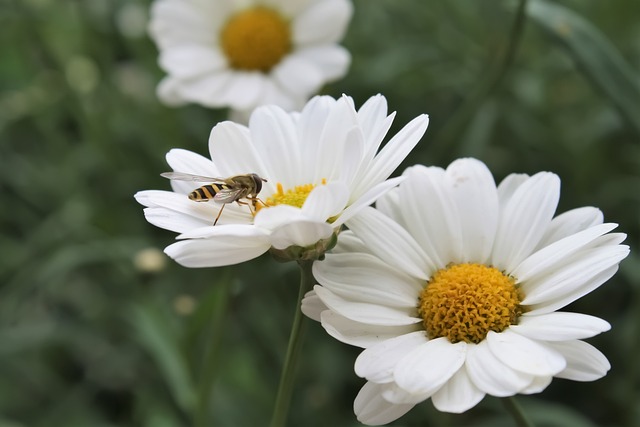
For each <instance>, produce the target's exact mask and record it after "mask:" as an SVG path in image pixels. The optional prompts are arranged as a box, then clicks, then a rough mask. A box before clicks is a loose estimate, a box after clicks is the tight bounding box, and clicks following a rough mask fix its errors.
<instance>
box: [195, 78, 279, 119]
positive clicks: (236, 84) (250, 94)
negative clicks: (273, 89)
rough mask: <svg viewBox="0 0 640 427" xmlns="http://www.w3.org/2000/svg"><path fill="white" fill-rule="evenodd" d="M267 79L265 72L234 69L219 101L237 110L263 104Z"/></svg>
mask: <svg viewBox="0 0 640 427" xmlns="http://www.w3.org/2000/svg"><path fill="white" fill-rule="evenodd" d="M267 80H268V78H267V77H266V76H265V75H264V74H262V73H260V72H257V71H238V70H234V71H233V73H232V75H231V78H230V79H229V80H228V81H227V83H226V84H225V85H224V86H223V87H222V88H220V89H219V91H218V93H217V95H216V97H217V98H218V102H220V103H222V104H223V105H225V106H227V105H228V106H229V107H231V108H234V109H236V110H246V109H251V108H254V107H256V106H258V105H260V104H262V102H261V99H262V97H263V96H264V93H265V91H266V81H267ZM205 105H206V104H205Z"/></svg>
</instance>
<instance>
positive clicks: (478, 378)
mask: <svg viewBox="0 0 640 427" xmlns="http://www.w3.org/2000/svg"><path fill="white" fill-rule="evenodd" d="M403 176H405V177H406V180H405V181H403V182H402V183H401V184H400V186H399V187H398V188H395V189H393V190H391V191H390V192H388V193H387V194H386V195H385V196H383V197H382V198H380V199H379V200H378V202H377V207H378V210H376V209H373V208H370V207H367V208H366V209H364V210H361V211H360V213H359V214H358V215H357V216H356V217H354V218H351V219H350V220H349V221H347V226H348V227H349V229H350V231H347V232H343V233H342V235H341V236H340V241H339V242H338V245H337V246H336V248H335V249H334V250H333V251H332V253H331V254H329V255H327V258H326V259H325V261H323V262H321V263H315V264H314V266H313V273H314V276H315V278H316V279H317V281H318V282H319V283H320V284H321V285H322V286H316V287H315V288H314V291H311V292H310V293H309V294H308V295H307V297H306V298H305V300H304V302H303V312H305V314H307V315H308V316H310V317H312V318H314V319H316V320H320V321H321V322H322V325H323V327H324V328H325V329H326V330H327V332H328V333H329V334H330V335H332V336H333V337H335V338H337V339H338V340H340V341H343V342H345V343H348V344H351V345H355V346H359V347H362V348H364V349H365V350H364V351H363V352H362V353H361V354H360V356H359V357H358V358H357V360H356V363H355V371H356V373H357V374H358V375H359V376H361V377H364V378H366V379H367V380H368V382H367V383H366V384H365V386H364V387H363V388H362V390H361V391H360V393H359V394H358V396H357V397H356V399H355V403H354V410H355V413H356V415H357V417H358V419H359V420H360V421H361V422H363V423H365V424H370V425H379V424H386V423H388V422H391V421H393V420H395V419H397V418H399V417H400V416H402V415H403V414H405V413H406V412H408V411H409V410H410V409H411V408H412V407H413V406H414V405H415V404H417V403H419V402H421V401H424V400H426V399H429V398H431V401H432V402H433V404H434V406H435V407H436V408H437V409H438V410H440V411H445V412H454V413H460V412H464V411H466V410H468V409H470V408H472V407H473V406H475V405H476V404H477V403H478V402H480V400H482V398H483V397H484V396H485V395H486V394H489V395H492V396H499V397H504V396H511V395H514V394H517V393H523V394H529V393H537V392H540V391H542V390H543V389H544V388H545V387H547V385H548V384H549V383H550V382H551V379H552V378H553V377H558V378H567V379H571V380H575V381H593V380H596V379H598V378H600V377H602V376H604V375H605V374H606V372H607V371H608V370H609V368H610V365H609V362H608V361H607V359H606V358H605V356H604V355H603V354H602V353H601V352H600V351H598V350H597V349H596V348H594V347H593V346H591V345H590V344H587V343H586V342H584V341H581V340H582V339H585V338H589V337H592V336H594V335H596V334H599V333H600V332H603V331H606V330H608V329H609V328H610V326H609V324H608V323H607V322H605V321H604V320H601V319H599V318H597V317H593V316H588V315H585V314H578V313H570V312H558V311H557V310H558V309H561V308H562V307H565V306H566V305H567V304H569V303H571V302H573V301H575V300H576V299H578V298H580V297H582V296H583V295H585V294H587V293H589V292H591V291H593V290H594V289H596V288H597V287H598V286H600V285H602V284H603V283H604V282H605V281H606V280H608V279H609V278H610V277H611V276H613V274H614V273H615V272H616V271H617V269H618V263H619V262H620V261H621V260H622V259H624V258H625V257H626V256H627V254H628V253H629V249H628V247H627V246H625V245H621V244H620V243H621V242H622V241H623V240H624V239H625V235H624V234H620V233H610V232H611V231H612V230H613V229H614V228H615V227H616V224H603V219H602V214H601V212H600V211H599V210H598V209H596V208H592V207H585V208H580V209H574V210H571V211H568V212H566V213H564V214H562V215H559V216H557V217H555V218H554V213H555V210H556V206H557V203H558V198H559V193H560V180H559V179H558V177H557V176H556V175H554V174H552V173H548V172H541V173H538V174H536V175H534V176H531V177H529V176H526V175H510V176H509V177H507V178H506V179H505V180H504V181H502V183H501V184H500V185H499V186H498V187H497V188H496V185H495V183H494V181H493V178H492V176H491V173H490V172H489V170H488V169H487V167H486V166H485V165H484V164H483V163H482V162H480V161H477V160H474V159H461V160H457V161H455V162H453V163H452V164H451V165H450V166H449V167H448V168H447V169H446V170H443V169H441V168H437V167H429V168H427V167H424V166H414V167H411V168H409V169H407V170H406V171H405V173H404V174H403Z"/></svg>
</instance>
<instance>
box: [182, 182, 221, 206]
mask: <svg viewBox="0 0 640 427" xmlns="http://www.w3.org/2000/svg"><path fill="white" fill-rule="evenodd" d="M225 188H227V186H226V185H223V184H207V185H203V186H202V187H198V188H196V189H195V190H193V191H192V192H191V193H189V199H190V200H193V201H194V202H208V201H209V200H211V199H213V197H214V196H215V195H216V194H217V193H218V192H220V191H221V190H223V189H225Z"/></svg>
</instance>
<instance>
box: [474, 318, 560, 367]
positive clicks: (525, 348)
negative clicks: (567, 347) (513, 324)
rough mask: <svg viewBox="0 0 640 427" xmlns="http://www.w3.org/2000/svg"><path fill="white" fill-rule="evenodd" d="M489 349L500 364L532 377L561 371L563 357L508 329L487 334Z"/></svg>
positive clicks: (543, 345)
mask: <svg viewBox="0 0 640 427" xmlns="http://www.w3.org/2000/svg"><path fill="white" fill-rule="evenodd" d="M486 340H487V343H488V345H489V349H490V350H491V352H492V353H493V355H494V356H496V357H497V358H498V359H499V360H500V361H502V363H504V364H505V365H507V366H509V367H511V368H513V369H515V370H516V371H520V372H524V373H525V374H530V375H534V376H548V375H555V374H557V373H558V372H560V371H562V370H563V369H564V368H565V366H566V362H565V360H564V357H562V355H561V354H560V353H558V352H557V351H555V350H554V349H553V348H551V347H549V346H548V345H546V344H543V343H540V342H536V341H533V340H531V339H529V338H525V337H523V336H522V335H518V334H516V333H515V332H513V331H510V330H509V329H507V330H505V331H503V332H500V333H496V332H493V331H490V332H489V333H488V334H487V338H486Z"/></svg>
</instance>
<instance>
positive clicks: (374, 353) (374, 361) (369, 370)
mask: <svg viewBox="0 0 640 427" xmlns="http://www.w3.org/2000/svg"><path fill="white" fill-rule="evenodd" d="M427 342H428V338H427V336H426V333H425V331H424V330H422V331H416V332H412V333H409V334H406V335H401V336H397V337H395V338H391V339H388V340H386V341H383V342H381V343H378V344H375V345H373V346H371V347H369V348H367V349H366V350H364V351H363V352H362V353H360V355H359V356H358V358H357V359H356V363H355V365H354V370H355V373H356V375H358V376H359V377H363V378H366V379H368V380H370V381H374V382H377V383H382V382H390V381H393V372H394V370H395V369H396V367H397V365H398V362H399V361H400V359H402V358H404V357H405V356H406V355H407V354H408V353H410V352H411V351H413V350H415V349H416V348H418V347H419V346H421V345H422V344H425V343H427Z"/></svg>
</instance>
